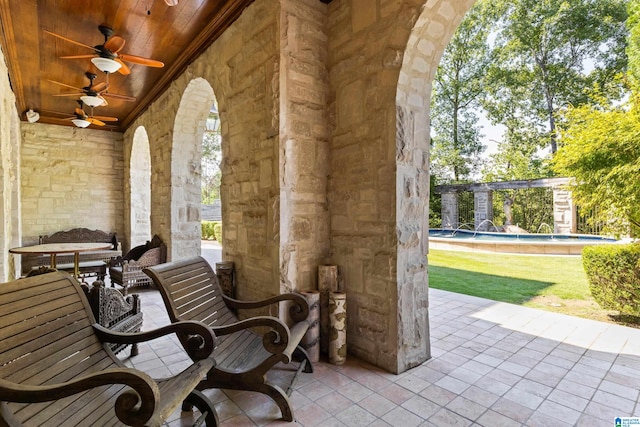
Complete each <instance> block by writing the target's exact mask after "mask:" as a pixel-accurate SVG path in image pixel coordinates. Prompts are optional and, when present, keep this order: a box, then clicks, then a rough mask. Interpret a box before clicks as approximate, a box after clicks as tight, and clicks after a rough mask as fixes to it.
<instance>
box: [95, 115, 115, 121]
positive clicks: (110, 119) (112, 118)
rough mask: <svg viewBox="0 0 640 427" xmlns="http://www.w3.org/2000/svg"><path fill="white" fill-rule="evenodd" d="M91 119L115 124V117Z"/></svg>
mask: <svg viewBox="0 0 640 427" xmlns="http://www.w3.org/2000/svg"><path fill="white" fill-rule="evenodd" d="M92 118H93V119H98V120H102V121H103V122H117V121H118V118H117V117H107V116H93V117H92Z"/></svg>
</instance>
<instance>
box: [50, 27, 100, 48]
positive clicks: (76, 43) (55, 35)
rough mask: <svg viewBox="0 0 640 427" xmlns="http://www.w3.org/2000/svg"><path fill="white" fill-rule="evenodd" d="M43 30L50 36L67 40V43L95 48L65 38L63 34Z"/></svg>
mask: <svg viewBox="0 0 640 427" xmlns="http://www.w3.org/2000/svg"><path fill="white" fill-rule="evenodd" d="M44 32H45V33H47V34H51V35H52V36H54V37H57V38H59V39H62V40H64V41H68V42H69V43H73V44H75V45H78V46H82V47H86V48H87V49H91V50H96V48H95V47H93V46H89V45H86V44H84V43H80V42H77V41H75V40H71V39H69V38H67V37H65V36H61V35H60V34H56V33H52V32H51V31H47V30H44Z"/></svg>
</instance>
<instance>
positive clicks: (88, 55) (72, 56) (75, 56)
mask: <svg viewBox="0 0 640 427" xmlns="http://www.w3.org/2000/svg"><path fill="white" fill-rule="evenodd" d="M94 57H95V55H94V54H91V53H88V54H86V55H65V56H60V58H61V59H85V58H94Z"/></svg>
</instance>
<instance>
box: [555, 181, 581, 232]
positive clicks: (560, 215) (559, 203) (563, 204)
mask: <svg viewBox="0 0 640 427" xmlns="http://www.w3.org/2000/svg"><path fill="white" fill-rule="evenodd" d="M577 223H578V221H577V213H576V205H575V203H573V197H571V191H570V190H567V189H566V188H564V187H553V232H554V233H556V234H572V233H576V232H577V231H578V227H577Z"/></svg>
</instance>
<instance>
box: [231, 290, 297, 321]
mask: <svg viewBox="0 0 640 427" xmlns="http://www.w3.org/2000/svg"><path fill="white" fill-rule="evenodd" d="M222 298H223V299H224V302H225V303H226V304H227V307H229V308H234V309H253V308H262V307H266V306H268V305H271V304H276V303H279V302H281V301H290V302H291V303H292V304H291V307H289V315H290V316H291V319H292V320H293V321H294V322H302V321H303V320H306V319H307V317H308V316H309V303H308V302H307V300H306V298H305V297H303V296H302V295H300V294H296V293H293V292H289V293H286V294H281V295H276V296H273V297H270V298H267V299H264V300H261V301H240V300H237V299H233V298H230V297H228V296H226V295H224V294H223V295H222Z"/></svg>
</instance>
